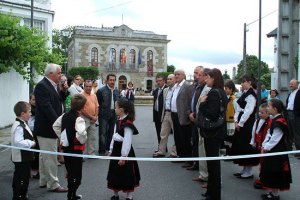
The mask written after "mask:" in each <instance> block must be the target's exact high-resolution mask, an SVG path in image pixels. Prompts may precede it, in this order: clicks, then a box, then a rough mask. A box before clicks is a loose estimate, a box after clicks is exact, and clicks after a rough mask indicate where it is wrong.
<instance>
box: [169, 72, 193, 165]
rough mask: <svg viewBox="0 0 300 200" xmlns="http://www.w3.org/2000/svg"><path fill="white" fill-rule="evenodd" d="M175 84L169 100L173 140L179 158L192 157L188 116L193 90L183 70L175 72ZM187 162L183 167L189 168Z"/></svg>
mask: <svg viewBox="0 0 300 200" xmlns="http://www.w3.org/2000/svg"><path fill="white" fill-rule="evenodd" d="M175 79H176V84H175V86H174V90H173V95H172V98H171V117H172V121H173V127H174V140H175V145H176V150H177V155H178V156H179V157H191V156H192V144H191V137H192V129H191V121H190V120H189V114H190V113H191V98H192V92H193V88H192V87H190V86H191V85H190V83H189V82H187V81H186V80H185V72H184V70H176V71H175ZM190 166H191V163H190V162H187V163H185V165H183V167H190Z"/></svg>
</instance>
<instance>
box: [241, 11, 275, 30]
mask: <svg viewBox="0 0 300 200" xmlns="http://www.w3.org/2000/svg"><path fill="white" fill-rule="evenodd" d="M277 11H278V9H277V10H273V11H272V12H270V13H268V14H266V15H265V16H263V17H262V18H261V19H263V18H265V17H268V16H269V15H271V14H273V13H275V12H277ZM258 21H259V19H257V20H255V21H253V22H250V23H248V24H247V26H249V25H251V24H253V23H255V22H258Z"/></svg>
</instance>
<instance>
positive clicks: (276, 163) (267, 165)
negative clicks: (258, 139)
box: [260, 99, 292, 200]
mask: <svg viewBox="0 0 300 200" xmlns="http://www.w3.org/2000/svg"><path fill="white" fill-rule="evenodd" d="M284 111H285V107H284V105H283V103H282V102H281V101H280V100H278V99H272V100H271V101H270V102H269V103H268V112H269V114H271V115H273V119H272V124H271V127H270V129H269V130H270V131H268V133H267V135H266V138H265V140H264V142H263V144H262V152H263V153H274V152H283V151H287V138H288V134H289V130H288V125H287V121H286V119H285V118H284V116H283V114H282V113H283V112H284ZM260 180H261V182H262V184H263V188H264V189H266V190H269V191H270V192H269V193H267V194H263V195H262V199H263V200H279V199H280V197H279V190H281V191H284V190H289V189H290V183H292V173H291V167H290V161H289V156H288V155H276V156H268V157H264V159H263V160H262V164H261V171H260Z"/></svg>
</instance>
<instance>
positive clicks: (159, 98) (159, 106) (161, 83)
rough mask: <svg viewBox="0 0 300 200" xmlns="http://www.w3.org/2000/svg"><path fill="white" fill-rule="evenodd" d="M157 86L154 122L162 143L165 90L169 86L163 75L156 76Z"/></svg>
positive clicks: (154, 101) (154, 93) (154, 100)
mask: <svg viewBox="0 0 300 200" xmlns="http://www.w3.org/2000/svg"><path fill="white" fill-rule="evenodd" d="M156 84H157V88H156V89H155V90H154V91H153V93H152V95H153V122H154V124H155V129H156V135H157V144H158V145H159V143H160V131H161V122H162V117H161V116H162V112H163V90H164V89H165V88H166V87H167V86H166V84H165V80H164V77H163V76H160V75H158V76H157V77H156Z"/></svg>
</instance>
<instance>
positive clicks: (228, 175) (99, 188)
mask: <svg viewBox="0 0 300 200" xmlns="http://www.w3.org/2000/svg"><path fill="white" fill-rule="evenodd" d="M136 115H137V116H136V118H137V120H136V122H135V124H136V126H137V128H138V130H139V131H140V134H139V135H137V136H134V144H133V146H134V148H135V152H136V154H137V157H151V156H152V153H153V150H154V149H155V148H156V138H155V135H156V134H155V128H154V124H153V122H152V107H151V106H137V107H136ZM0 133H1V131H0ZM172 139H173V138H171V140H169V145H168V146H169V147H170V146H171V145H172V144H173V140H172ZM2 140H3V137H0V143H2ZM108 162H109V161H107V160H97V159H87V160H86V162H84V164H83V180H82V185H81V186H80V188H79V190H78V193H79V194H82V195H83V197H84V198H83V199H88V200H96V199H98V200H109V199H110V196H112V192H111V191H110V190H108V189H107V188H106V175H107V170H108ZM290 162H291V167H292V174H293V184H292V185H291V190H290V191H288V192H282V193H281V194H280V199H281V200H298V199H300V194H299V188H300V179H299V177H300V172H299V165H300V160H298V159H295V158H294V157H293V156H290ZM221 164H222V199H223V200H241V199H242V200H253V199H261V198H260V195H261V194H262V193H264V192H265V191H262V190H256V189H254V188H253V186H252V183H253V181H254V179H253V180H252V179H251V180H240V179H237V178H235V177H234V176H233V175H232V174H233V173H235V172H238V171H239V167H238V166H236V165H233V164H232V163H231V162H224V161H222V162H221ZM181 165H182V164H178V163H171V162H150V161H147V162H145V161H139V166H140V171H141V178H142V180H141V185H140V187H139V188H137V189H136V191H135V193H134V195H133V197H134V199H135V200H142V199H143V200H150V199H154V200H171V199H172V200H183V199H189V200H199V199H203V198H202V197H201V193H204V192H205V189H202V188H201V185H200V184H199V183H195V182H193V181H192V180H191V179H192V178H193V177H195V176H197V172H195V171H187V170H185V169H183V168H182V167H181ZM64 172H65V170H64V166H63V165H62V166H60V167H59V178H60V182H61V185H62V186H66V180H65V178H64ZM12 175H13V164H12V162H11V161H10V150H7V149H0V200H8V199H11V198H12V189H11V182H12ZM257 175H258V169H257V168H256V169H255V177H257ZM29 199H32V200H60V199H66V194H57V193H52V192H47V190H46V189H40V188H39V187H38V181H37V180H33V179H32V180H31V181H30V187H29ZM120 199H122V200H125V196H124V194H122V193H121V198H120Z"/></svg>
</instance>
